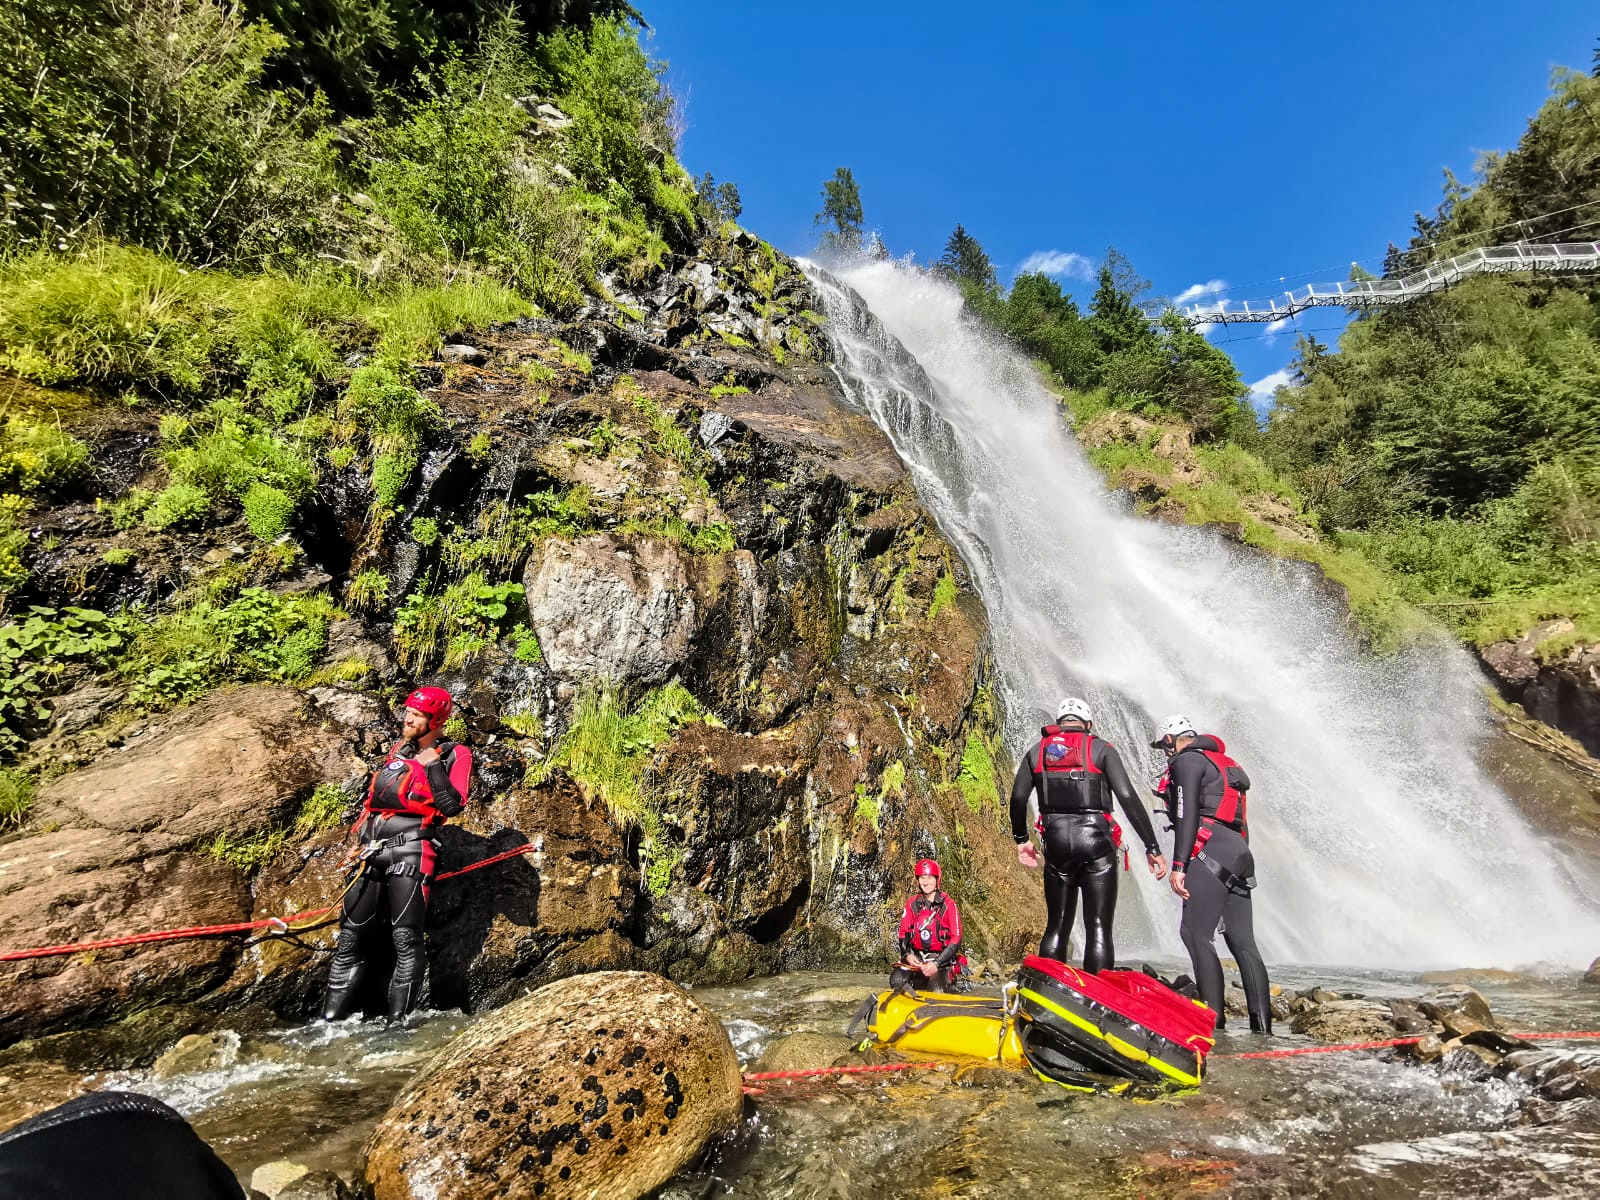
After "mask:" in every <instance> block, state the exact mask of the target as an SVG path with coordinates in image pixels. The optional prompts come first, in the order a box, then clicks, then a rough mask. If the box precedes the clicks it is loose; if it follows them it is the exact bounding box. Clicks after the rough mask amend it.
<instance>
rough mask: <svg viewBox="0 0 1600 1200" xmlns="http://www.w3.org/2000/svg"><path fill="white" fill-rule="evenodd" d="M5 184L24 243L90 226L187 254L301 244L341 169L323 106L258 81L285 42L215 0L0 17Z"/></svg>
mask: <svg viewBox="0 0 1600 1200" xmlns="http://www.w3.org/2000/svg"><path fill="white" fill-rule="evenodd" d="M0 42H3V44H4V45H5V46H6V53H5V55H4V56H0V178H4V179H5V180H7V181H8V183H7V189H6V196H5V218H6V220H5V225H4V226H3V228H4V229H5V230H6V233H7V234H8V237H7V238H6V239H5V240H7V241H10V242H11V244H12V246H13V247H17V246H21V247H38V246H44V247H52V248H62V249H65V248H66V247H67V246H68V245H69V244H70V243H71V242H72V241H73V240H74V239H75V238H76V237H77V236H78V235H80V234H81V233H82V231H84V230H85V229H88V228H94V229H97V230H99V231H100V232H101V233H103V234H105V235H108V236H111V237H115V238H119V239H123V240H126V241H130V242H137V243H142V244H144V245H147V246H151V247H155V248H160V249H164V250H168V251H170V252H172V253H174V254H176V255H178V256H179V257H182V258H185V259H191V260H200V261H213V260H216V259H218V258H224V257H226V258H234V259H245V258H252V259H253V258H258V257H260V256H263V255H265V254H268V253H275V252H278V251H280V250H282V249H284V248H286V247H285V244H286V243H287V244H293V243H294V242H295V241H303V240H304V237H305V235H306V233H308V232H309V230H310V229H311V228H312V227H313V226H312V223H311V222H308V221H307V220H306V214H307V211H308V209H311V208H312V207H313V206H314V203H315V201H316V200H317V199H319V198H320V194H321V193H322V192H323V190H324V181H325V178H326V176H327V174H328V171H329V169H330V167H331V157H330V154H329V143H328V139H327V136H326V133H325V132H324V131H323V130H321V129H320V128H319V126H320V124H321V121H322V119H323V116H324V114H323V112H322V111H321V108H320V106H319V104H317V103H310V104H308V103H307V102H306V101H304V100H303V99H301V98H299V97H296V96H292V95H290V94H287V93H282V92H277V91H274V90H271V89H268V88H265V87H261V86H259V85H260V82H261V78H262V75H263V71H264V69H265V66H266V63H267V61H268V60H269V59H270V58H271V57H272V56H273V55H275V54H277V53H279V52H280V51H281V50H283V49H284V47H285V42H284V40H283V39H282V38H281V37H279V36H278V35H277V34H275V33H273V32H272V31H271V29H269V28H268V27H267V26H266V25H264V24H261V23H259V22H251V21H248V20H247V19H246V18H245V17H244V15H243V14H242V13H241V12H240V11H239V10H238V9H237V8H235V7H230V6H228V5H225V4H223V3H221V2H220V0H170V2H164V3H150V2H142V0H17V2H16V3H13V4H8V5H6V6H4V8H3V9H0Z"/></svg>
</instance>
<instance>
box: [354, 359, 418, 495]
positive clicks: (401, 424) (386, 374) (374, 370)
mask: <svg viewBox="0 0 1600 1200" xmlns="http://www.w3.org/2000/svg"><path fill="white" fill-rule="evenodd" d="M405 370H406V368H405V367H404V366H403V365H402V364H400V363H398V362H395V361H392V360H384V361H378V362H370V363H366V364H364V365H362V366H360V367H357V368H356V370H355V372H354V373H353V374H352V375H351V376H350V385H349V386H348V387H347V388H346V389H345V392H344V397H343V399H342V400H341V401H340V405H339V412H340V415H341V416H342V417H343V418H345V419H346V420H348V421H354V422H356V423H357V424H358V425H360V426H361V427H362V428H364V429H365V430H367V435H368V437H369V439H370V440H371V443H372V446H373V449H374V450H375V451H376V452H377V454H378V455H379V456H380V457H382V456H399V455H404V454H405V453H407V452H409V451H413V450H415V449H416V448H417V446H419V445H420V444H421V443H422V439H423V438H424V437H426V436H427V434H428V432H429V431H430V430H432V429H433V428H434V427H435V426H437V425H438V424H439V420H440V416H439V407H438V405H436V404H434V403H433V402H432V401H431V400H429V399H427V398H426V397H425V396H423V395H422V394H421V393H420V392H418V391H417V389H416V388H414V387H412V386H411V385H410V384H409V383H407V382H405V381H404V380H403V379H402V378H401V372H402V371H405ZM412 465H413V466H414V465H415V463H413V464H412ZM410 473H411V470H410V468H409V467H408V468H407V470H406V475H407V477H409V476H410ZM374 476H376V469H374ZM374 486H376V479H375V480H374ZM400 486H402V487H403V486H404V481H403V480H402V481H401V485H400ZM388 503H391V504H392V503H393V501H388Z"/></svg>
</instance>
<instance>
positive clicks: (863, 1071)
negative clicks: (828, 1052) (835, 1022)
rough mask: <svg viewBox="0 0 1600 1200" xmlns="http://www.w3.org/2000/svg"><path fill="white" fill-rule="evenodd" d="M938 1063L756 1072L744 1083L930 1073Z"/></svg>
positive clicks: (746, 1077) (884, 1064)
mask: <svg viewBox="0 0 1600 1200" xmlns="http://www.w3.org/2000/svg"><path fill="white" fill-rule="evenodd" d="M938 1065H939V1064H938V1063H931V1062H921V1063H882V1064H879V1065H875V1066H863V1067H812V1068H811V1069H810V1070H809V1071H756V1072H754V1073H752V1074H749V1075H746V1076H745V1077H744V1081H745V1082H746V1083H760V1082H761V1081H763V1080H766V1079H810V1078H811V1077H812V1076H815V1075H877V1074H881V1073H882V1072H884V1071H932V1070H934V1069H935V1068H936V1067H938Z"/></svg>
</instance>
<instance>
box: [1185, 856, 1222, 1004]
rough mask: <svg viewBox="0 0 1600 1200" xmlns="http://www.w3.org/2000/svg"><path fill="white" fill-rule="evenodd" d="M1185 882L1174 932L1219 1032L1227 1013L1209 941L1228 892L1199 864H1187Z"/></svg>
mask: <svg viewBox="0 0 1600 1200" xmlns="http://www.w3.org/2000/svg"><path fill="white" fill-rule="evenodd" d="M1185 883H1186V884H1187V885H1188V888H1189V898H1188V899H1187V900H1185V901H1184V902H1183V922H1182V924H1180V925H1179V927H1178V932H1179V934H1180V935H1181V936H1182V937H1183V945H1184V948H1185V949H1186V950H1188V951H1189V962H1190V963H1191V964H1192V965H1193V967H1194V980H1195V986H1196V987H1198V988H1199V990H1200V999H1201V1000H1202V1001H1203V1002H1204V1003H1205V1004H1206V1005H1207V1006H1208V1007H1209V1008H1210V1009H1211V1011H1212V1012H1214V1013H1216V1014H1217V1028H1218V1029H1221V1028H1222V1027H1223V1025H1224V1024H1225V1023H1226V1021H1227V1015H1228V1014H1227V1010H1226V1009H1225V1008H1224V1007H1223V983H1222V961H1221V960H1220V959H1219V958H1218V957H1217V948H1216V947H1215V946H1214V945H1212V941H1213V939H1215V938H1216V936H1217V922H1218V921H1220V920H1222V908H1223V903H1224V901H1225V900H1226V898H1227V895H1228V890H1227V889H1226V888H1225V887H1223V886H1222V881H1221V880H1220V879H1218V878H1217V877H1216V876H1215V875H1213V874H1212V873H1211V872H1210V871H1209V870H1207V869H1206V865H1205V864H1204V863H1201V862H1196V863H1193V864H1191V869H1190V871H1189V872H1188V874H1187V876H1186V877H1185ZM1230 920H1231V918H1230Z"/></svg>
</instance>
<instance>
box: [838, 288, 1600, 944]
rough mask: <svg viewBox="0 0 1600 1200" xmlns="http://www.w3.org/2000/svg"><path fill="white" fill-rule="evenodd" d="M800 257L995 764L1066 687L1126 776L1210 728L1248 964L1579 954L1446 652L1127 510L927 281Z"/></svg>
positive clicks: (1125, 924) (1156, 917) (1151, 886)
mask: <svg viewBox="0 0 1600 1200" xmlns="http://www.w3.org/2000/svg"><path fill="white" fill-rule="evenodd" d="M807 270H808V272H809V273H810V274H811V276H812V279H813V283H814V284H815V285H816V287H817V290H818V291H819V292H820V293H821V295H822V296H823V298H824V301H825V303H826V305H827V308H828V315H829V318H830V321H829V332H830V334H831V336H832V337H833V339H834V342H835V345H836V354H837V362H836V367H837V370H838V372H839V374H840V377H841V380H842V382H843V384H844V386H845V388H846V390H847V392H848V393H849V394H850V395H851V397H852V398H853V400H854V401H855V402H856V403H859V404H860V405H861V406H862V407H863V408H864V409H865V410H866V411H868V412H869V413H871V415H872V416H873V418H874V419H875V420H876V421H877V423H878V424H879V425H880V426H881V427H882V428H883V429H884V430H885V431H886V432H887V433H888V434H889V436H890V437H891V438H892V439H893V441H894V444H895V448H896V449H897V450H898V451H899V453H900V456H901V457H902V458H903V459H904V460H905V462H906V464H907V465H908V466H909V467H910V469H911V471H912V473H913V475H914V477H915V480H916V484H917V488H918V491H919V493H920V494H921V497H922V500H923V502H924V504H926V505H927V507H928V508H929V509H930V510H931V511H932V512H933V514H934V516H935V517H936V519H937V520H938V522H939V525H940V527H941V529H942V530H943V531H944V533H945V534H946V536H947V537H949V538H950V539H951V541H953V542H954V543H955V544H956V546H957V548H958V549H959V550H960V552H961V554H962V557H963V558H964V560H965V561H966V563H967V564H968V565H969V566H970V567H971V569H972V573H973V576H974V580H975V584H976V587H977V589H978V592H979V594H980V595H981V596H982V597H983V600H984V603H985V605H986V606H987V608H988V611H989V617H990V621H991V624H992V629H993V641H994V648H995V653H996V658H997V662H998V665H999V669H1000V675H1001V685H1002V695H1003V697H1004V699H1005V702H1006V711H1007V713H1008V724H1007V730H1006V742H1007V745H1008V747H1009V748H1010V749H1011V750H1012V751H1013V752H1015V753H1017V754H1020V752H1021V750H1022V748H1023V747H1024V746H1025V745H1027V744H1028V742H1029V740H1030V739H1031V738H1033V737H1036V736H1037V729H1038V725H1039V723H1040V721H1041V720H1042V719H1045V718H1047V716H1048V711H1047V710H1049V708H1050V707H1051V706H1053V705H1054V703H1055V701H1056V700H1057V698H1059V697H1060V696H1062V695H1068V694H1078V695H1083V696H1085V697H1086V698H1088V699H1089V701H1090V702H1091V704H1093V705H1094V708H1095V712H1096V716H1097V723H1096V728H1097V730H1098V731H1099V732H1101V733H1102V734H1103V735H1105V736H1106V737H1108V738H1109V739H1111V740H1112V741H1113V742H1115V743H1116V744H1117V745H1118V746H1119V748H1120V749H1121V752H1122V755H1123V758H1124V761H1125V762H1127V764H1128V767H1129V770H1130V772H1131V773H1132V774H1133V775H1134V777H1135V780H1136V782H1138V781H1140V780H1141V777H1142V778H1143V779H1144V780H1153V779H1154V778H1155V777H1156V776H1157V775H1159V773H1160V770H1161V758H1160V756H1159V754H1157V752H1155V751H1152V750H1149V749H1148V748H1147V744H1148V742H1149V739H1150V735H1151V730H1152V728H1153V727H1154V725H1155V723H1156V721H1157V720H1158V719H1159V718H1160V717H1163V716H1165V715H1167V714H1169V713H1174V712H1181V713H1185V714H1187V715H1190V716H1192V717H1193V718H1194V719H1195V720H1196V721H1197V722H1198V724H1199V725H1200V727H1201V728H1202V729H1203V730H1206V731H1210V732H1214V733H1216V734H1218V735H1219V736H1221V737H1222V738H1224V739H1225V740H1226V742H1227V744H1228V748H1229V751H1230V753H1232V754H1234V756H1235V757H1237V758H1238V759H1239V761H1240V762H1242V763H1244V764H1245V766H1246V768H1247V769H1248V770H1249V772H1250V776H1251V779H1252V781H1253V784H1254V786H1253V787H1252V790H1251V793H1250V800H1251V804H1250V826H1251V833H1252V838H1251V841H1252V845H1253V847H1254V849H1255V851H1256V861H1257V867H1258V875H1259V878H1260V881H1261V884H1260V889H1259V890H1258V891H1257V893H1256V899H1257V903H1256V906H1255V907H1256V929H1257V935H1258V939H1259V941H1260V943H1261V947H1262V952H1263V954H1264V955H1265V956H1266V958H1267V959H1268V961H1269V962H1271V961H1274V960H1276V961H1300V962H1317V963H1330V964H1331V963H1337V964H1349V965H1352V966H1368V967H1407V968H1411V969H1420V968H1423V967H1429V966H1462V965H1470V966H1489V965H1499V966H1527V965H1534V964H1540V963H1548V964H1562V965H1572V964H1580V963H1586V962H1587V961H1588V960H1589V958H1590V957H1592V956H1593V955H1594V953H1595V952H1596V948H1597V945H1600V942H1597V941H1596V938H1597V930H1596V923H1595V914H1594V913H1593V911H1592V910H1591V909H1589V908H1588V907H1587V906H1586V904H1585V902H1584V901H1583V900H1582V898H1581V897H1580V896H1579V895H1578V893H1577V891H1576V889H1575V887H1574V884H1573V882H1572V880H1571V879H1569V878H1568V877H1567V874H1566V871H1565V869H1564V867H1563V866H1562V865H1561V864H1560V863H1559V862H1558V861H1557V858H1556V856H1555V855H1554V854H1553V853H1552V852H1551V850H1550V848H1549V847H1547V846H1546V845H1544V844H1543V843H1542V842H1541V841H1540V840H1539V839H1538V838H1536V837H1535V836H1534V835H1533V834H1532V833H1531V832H1530V831H1529V829H1528V828H1527V827H1526V825H1525V824H1524V823H1523V821H1522V820H1521V818H1520V817H1519V816H1518V814H1517V813H1516V812H1515V811H1514V809H1513V807H1512V805H1511V803H1510V801H1509V800H1508V799H1507V798H1506V796H1505V795H1504V794H1502V793H1501V792H1500V791H1499V789H1498V788H1496V787H1495V786H1494V785H1493V784H1492V783H1491V782H1490V781H1489V780H1488V779H1487V778H1485V776H1484V775H1483V773H1482V772H1481V771H1480V770H1479V768H1478V767H1477V765H1476V762H1475V756H1474V753H1473V746H1474V744H1475V742H1476V741H1477V740H1478V739H1479V738H1480V737H1482V736H1484V735H1485V734H1486V732H1487V723H1486V719H1487V712H1486V709H1485V705H1484V701H1483V698H1482V696H1481V694H1480V691H1479V688H1480V682H1479V680H1478V679H1477V678H1476V674H1475V672H1474V671H1473V669H1472V667H1471V664H1470V662H1469V661H1468V660H1467V658H1466V656H1465V654H1464V653H1462V652H1459V651H1456V650H1453V649H1452V650H1445V649H1442V648H1438V647H1434V648H1429V649H1427V650H1416V651H1412V652H1409V653H1406V654H1403V655H1400V656H1397V657H1394V658H1392V659H1388V660H1383V661H1375V660H1374V659H1373V658H1371V657H1370V656H1368V655H1365V654H1363V653H1362V652H1361V650H1360V649H1359V648H1358V647H1357V646H1356V645H1355V644H1354V643H1353V641H1352V639H1351V638H1350V637H1349V635H1348V634H1347V632H1346V631H1345V629H1344V627H1343V624H1342V614H1341V613H1340V611H1339V610H1338V608H1337V607H1336V605H1335V604H1334V603H1333V602H1332V601H1330V600H1329V599H1328V598H1327V596H1326V595H1325V594H1323V593H1322V592H1321V591H1320V590H1319V589H1318V588H1317V586H1316V584H1315V582H1314V580H1313V578H1312V576H1311V575H1310V573H1309V572H1307V571H1306V570H1304V569H1303V568H1301V567H1300V566H1298V565H1297V564H1287V563H1282V562H1278V561H1275V560H1272V559H1270V558H1267V557H1264V556H1261V555H1257V554H1253V553H1249V552H1246V551H1242V550H1240V549H1238V548H1236V547H1234V546H1231V545H1230V544H1229V543H1227V542H1226V541H1225V540H1224V539H1222V538H1221V537H1219V536H1217V535H1216V534H1214V533H1212V532H1209V531H1205V530H1199V529H1189V528H1179V527H1174V526H1170V525H1166V524H1163V523H1160V522H1156V521H1150V520H1146V519H1142V518H1139V517H1136V516H1132V515H1130V514H1128V513H1126V512H1125V511H1124V507H1123V506H1120V505H1119V504H1118V501H1117V499H1116V498H1115V497H1112V496H1110V495H1108V494H1107V491H1106V489H1105V487H1104V485H1103V483H1102V482H1101V480H1100V477H1099V475H1098V473H1097V472H1096V470H1095V468H1094V467H1093V466H1092V464H1090V463H1089V462H1088V461H1087V459H1086V458H1085V456H1084V455H1083V453H1082V451H1081V450H1080V448H1079V447H1078V445H1077V443H1076V441H1075V440H1074V438H1073V437H1072V435H1071V433H1070V432H1069V431H1068V430H1067V429H1066V427H1065V425H1064V424H1063V422H1062V418H1061V416H1060V413H1059V410H1058V407H1057V403H1056V401H1055V399H1054V397H1053V396H1051V395H1050V394H1049V393H1048V392H1047V391H1046V390H1045V389H1044V388H1043V387H1042V386H1041V385H1040V383H1039V381H1038V379H1037V376H1036V375H1035V373H1034V370H1033V368H1032V366H1031V365H1030V364H1029V363H1028V362H1027V361H1025V360H1024V359H1023V358H1022V357H1021V356H1020V355H1018V354H1017V353H1016V352H1015V351H1014V350H1012V349H1010V348H1008V347H1007V346H1005V345H1004V344H1003V343H1001V342H1000V341H998V340H997V339H995V338H994V337H993V336H992V335H990V334H988V333H987V332H986V331H984V330H982V329H981V328H979V327H978V326H976V325H975V324H974V323H973V322H971V321H970V320H968V319H966V318H964V317H963V315H962V311H961V310H962V302H961V298H960V295H959V294H958V293H957V292H956V291H955V289H954V288H952V287H950V286H949V285H948V284H946V283H944V282H942V281H941V280H939V279H937V278H934V277H930V276H928V275H925V274H923V273H920V272H917V271H914V270H911V269H908V268H906V267H904V266H901V265H897V264H894V263H888V262H876V263H871V264H865V265H857V266H853V267H850V268H847V269H845V270H843V271H842V272H841V273H840V274H839V275H838V276H837V278H835V277H833V276H830V275H828V274H827V273H826V272H823V271H821V270H819V269H817V268H815V267H812V266H809V265H808V266H807ZM840 281H842V282H843V284H844V285H846V286H840ZM858 296H859V298H860V301H864V303H865V309H863V307H862V305H861V303H860V302H859V301H858V300H857V297H858ZM866 310H870V315H869V313H868V312H867V311H866ZM874 318H875V320H874ZM1014 761H1015V759H1013V762H1014ZM1161 824H1162V822H1161V821H1160V819H1159V818H1158V823H1157V828H1158V829H1160V828H1161ZM1163 840H1164V843H1167V844H1169V843H1170V836H1168V837H1165V838H1164V839H1163ZM1123 879H1124V881H1125V882H1124V890H1123V900H1122V903H1121V905H1120V906H1119V912H1118V917H1117V926H1118V930H1117V936H1118V943H1119V950H1121V951H1123V952H1124V955H1126V954H1127V953H1128V952H1139V951H1143V952H1145V953H1151V952H1160V953H1165V954H1169V955H1173V956H1181V948H1180V945H1179V943H1178V940H1177V936H1176V925H1177V917H1178V902H1177V900H1176V898H1175V897H1174V896H1172V894H1171V893H1170V892H1169V891H1168V890H1167V889H1166V887H1165V885H1164V884H1163V885H1157V884H1156V883H1155V882H1154V881H1153V880H1152V879H1150V878H1149V876H1148V875H1146V874H1145V872H1144V871H1143V869H1142V864H1140V863H1139V861H1138V858H1137V856H1136V857H1135V859H1134V874H1133V876H1132V879H1133V880H1135V881H1136V883H1137V894H1138V897H1139V899H1138V902H1137V903H1134V902H1132V896H1131V895H1130V892H1131V891H1132V890H1133V889H1129V888H1128V887H1127V882H1126V881H1128V880H1129V879H1130V877H1129V876H1123Z"/></svg>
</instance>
